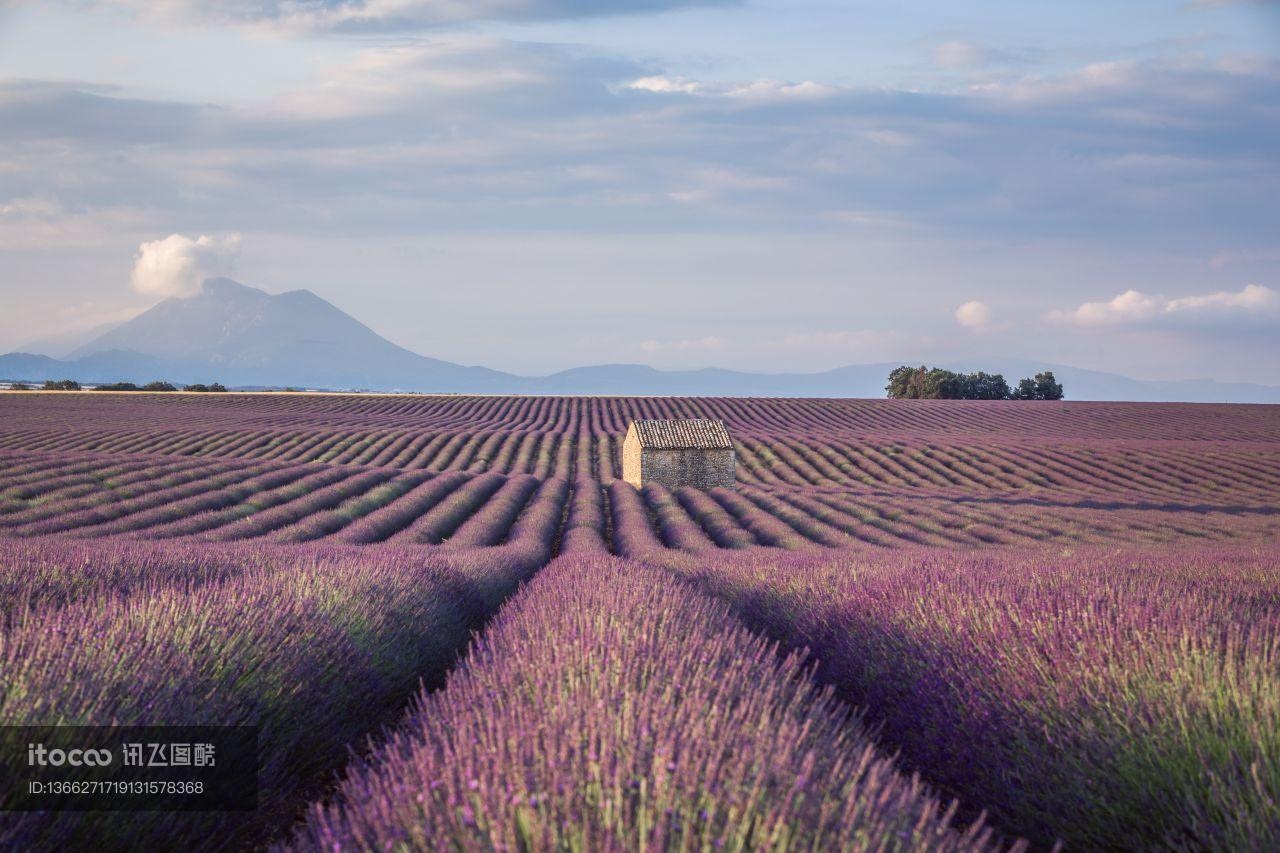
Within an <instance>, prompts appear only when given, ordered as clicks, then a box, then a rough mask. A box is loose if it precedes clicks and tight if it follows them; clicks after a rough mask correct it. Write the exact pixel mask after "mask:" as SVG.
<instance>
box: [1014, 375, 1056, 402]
mask: <svg viewBox="0 0 1280 853" xmlns="http://www.w3.org/2000/svg"><path fill="white" fill-rule="evenodd" d="M1062 396H1063V391H1062V383H1061V382H1059V381H1058V380H1057V379H1056V378H1054V375H1053V371H1052V370H1046V371H1045V372H1044V373H1037V374H1036V375H1035V378H1034V379H1023V380H1021V381H1020V382H1018V387H1017V388H1016V389H1015V390H1014V392H1013V395H1012V398H1011V399H1014V400H1061V399H1062Z"/></svg>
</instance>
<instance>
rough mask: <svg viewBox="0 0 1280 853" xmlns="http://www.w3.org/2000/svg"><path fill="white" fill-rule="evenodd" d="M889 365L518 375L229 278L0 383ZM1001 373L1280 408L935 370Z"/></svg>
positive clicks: (683, 388)
mask: <svg viewBox="0 0 1280 853" xmlns="http://www.w3.org/2000/svg"><path fill="white" fill-rule="evenodd" d="M896 366H897V363H896V362H894V363H890V362H884V363H878V364H858V365H849V366H846V367H838V368H836V369H834V370H828V371H824V372H821V373H751V372H746V371H738V370H725V369H721V368H706V369H703V370H657V369H656V368H653V367H648V366H646V365H642V364H602V365H594V366H590V367H578V368H573V369H572V370H565V371H561V372H560V373H554V374H552V375H550V376H541V377H526V376H516V375H515V374H511V373H503V372H502V371H498V370H490V369H488V368H485V367H466V366H463V365H459V364H453V363H451V362H447V361H441V360H440V359H435V358H427V357H426V356H421V355H418V354H417V353H414V352H411V351H409V350H407V349H405V348H403V347H400V346H396V345H395V344H393V343H391V342H390V341H388V340H387V339H386V338H383V337H382V336H380V335H378V334H377V333H376V332H374V331H373V330H372V329H370V328H369V327H368V326H365V325H364V324H363V323H360V322H359V321H358V320H356V319H354V318H352V317H351V316H350V315H348V314H345V313H344V312H342V311H341V310H339V309H338V308H336V307H335V306H333V305H332V304H330V303H329V302H326V301H325V300H323V299H321V298H320V297H319V296H316V295H315V294H314V293H311V292H310V291H308V290H294V291H290V292H288V293H281V294H276V295H272V294H269V293H266V292H264V291H262V290H258V289H257V288H253V287H247V286H245V285H243V284H240V283H238V282H235V281H232V280H231V279H227V278H216V279H209V280H208V281H206V282H205V283H204V287H203V289H202V291H201V292H200V293H199V294H197V295H195V296H191V297H186V298H174V299H166V300H164V301H163V302H161V303H159V304H158V305H156V306H155V307H153V308H151V309H150V310H148V311H146V312H144V313H142V314H140V315H139V316H137V317H135V318H133V319H132V320H129V321H127V322H125V323H121V324H119V325H116V326H113V327H110V328H107V329H106V330H105V331H103V332H102V333H101V334H98V335H97V336H95V337H94V338H93V339H92V340H90V341H88V342H87V343H83V344H81V345H80V346H79V347H77V348H76V349H75V350H73V351H72V352H71V353H70V354H69V355H68V356H67V357H66V358H65V359H55V358H50V357H49V356H48V355H42V354H33V353H10V354H8V355H2V356H0V379H2V380H21V381H27V382H42V381H44V380H45V379H76V380H78V381H80V382H84V383H88V384H94V383H101V382H120V381H128V382H138V383H143V382H149V381H151V380H154V379H165V380H168V381H170V382H213V381H217V382H222V383H223V384H226V385H229V386H235V387H284V386H294V387H306V388H326V389H332V390H367V391H420V392H428V393H464V394H465V393H475V394H618V395H690V396H734V397H883V396H884V385H885V380H886V377H887V376H888V373H889V371H890V370H891V369H892V368H893V367H896ZM942 366H944V367H949V368H951V369H953V370H972V369H976V368H977V367H982V368H984V369H988V370H992V371H1002V372H1003V373H1004V374H1005V376H1006V378H1008V379H1009V380H1010V381H1011V382H1012V381H1016V380H1017V379H1018V378H1019V377H1022V376H1029V375H1031V374H1033V373H1035V372H1037V371H1040V370H1045V369H1049V370H1053V371H1054V373H1055V374H1056V375H1057V377H1058V379H1059V380H1060V381H1062V383H1063V384H1064V385H1065V386H1066V389H1067V397H1068V399H1072V400H1139V401H1156V400H1168V401H1186V402H1241V403H1243V402H1248V403H1280V388H1277V387H1272V386H1266V385H1252V384H1248V383H1226V382H1216V381H1213V380H1186V381H1180V382H1157V381H1150V380H1139V379H1131V378H1129V377H1125V376H1120V375H1118V374H1114V373H1104V372H1100V371H1092V370H1082V369H1080V368H1075V367H1071V366H1068V365H1054V364H1040V363H1032V362H1025V361H1015V360H1000V361H999V362H998V363H994V364H989V365H970V364H961V365H942Z"/></svg>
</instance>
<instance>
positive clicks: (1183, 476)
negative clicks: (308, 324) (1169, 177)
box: [0, 419, 1280, 501]
mask: <svg viewBox="0 0 1280 853" xmlns="http://www.w3.org/2000/svg"><path fill="white" fill-rule="evenodd" d="M296 421H297V419H290V420H289V422H287V423H286V422H282V423H279V424H275V425H263V427H262V428H261V429H258V430H254V431H252V432H248V433H238V432H208V431H201V432H196V433H189V432H187V431H182V432H177V433H174V432H170V431H166V430H163V429H157V428H154V427H152V426H148V427H146V428H145V429H139V428H138V427H137V426H136V425H134V426H129V427H127V428H113V429H106V430H104V429H96V430H92V431H90V432H89V433H85V434H80V433H75V432H66V431H57V432H54V431H49V432H47V433H44V432H41V433H35V434H25V433H19V434H11V435H9V436H7V437H6V436H3V435H0V445H4V446H7V447H8V448H9V449H7V450H5V449H0V454H13V453H23V454H41V455H43V456H44V457H46V458H47V459H49V460H53V461H55V462H56V461H57V460H59V459H64V458H67V457H69V456H74V455H83V454H86V453H96V454H103V455H110V456H116V457H119V456H130V455H132V456H136V455H140V454H150V455H156V456H168V457H192V458H216V459H227V460H232V459H243V460H253V461H255V462H260V463H277V464H279V463H324V464H331V465H344V466H347V465H349V466H367V467H380V468H381V467H385V468H399V469H405V470H409V471H424V470H425V471H464V472H468V473H480V472H485V471H492V472H499V473H505V474H531V475H533V476H536V477H538V478H540V479H545V478H547V477H550V476H552V475H557V476H576V475H585V476H591V477H594V478H596V479H598V480H601V481H602V482H608V481H610V480H612V479H614V478H617V477H619V476H620V474H621V470H620V464H621V463H620V442H621V438H622V435H621V433H617V434H610V433H600V434H596V433H588V432H579V433H573V432H564V433H561V432H551V431H531V430H525V429H518V428H512V429H508V430H502V429H491V430H485V429H479V428H476V427H466V426H460V427H454V428H451V429H449V430H447V431H433V430H429V429H425V428H423V427H421V426H417V425H415V426H413V427H404V426H401V427H399V428H395V429H387V428H378V429H374V430H368V429H364V428H361V427H360V426H358V425H352V426H350V427H346V428H342V429H336V430H335V429H322V428H319V427H315V426H312V425H310V424H307V423H305V422H303V423H297V422H296ZM736 438H737V451H738V461H739V477H740V479H742V480H743V481H744V482H749V483H753V484H758V485H761V486H791V487H797V488H806V489H808V488H818V489H837V488H838V489H855V490H863V491H865V490H866V489H868V488H895V489H907V490H912V491H929V492H939V491H945V492H948V493H965V492H980V493H989V492H991V491H1007V490H1020V491H1026V490H1053V491H1059V492H1073V493H1081V494H1098V493H1116V494H1142V495H1149V496H1163V497H1169V498H1178V497H1180V496H1183V495H1185V494H1188V493H1193V494H1200V495H1203V496H1206V497H1213V498H1217V497H1218V496H1220V495H1224V494H1225V495H1229V496H1230V497H1231V498H1232V499H1233V500H1252V501H1257V500H1259V499H1263V498H1265V497H1267V496H1268V495H1269V494H1270V492H1272V491H1274V490H1275V489H1276V488H1277V487H1280V474H1278V473H1277V470H1276V463H1277V461H1278V460H1280V451H1278V450H1277V448H1276V447H1275V446H1274V445H1269V444H1258V443H1249V444H1244V443H1235V444H1223V443H1220V442H1215V443H1207V442H1203V443H1196V444H1188V443H1175V444H1173V445H1172V446H1171V445H1170V444H1169V443H1167V442H1159V443H1157V442H1127V443H1120V444H1116V443H1110V442H1106V443H1104V442H1090V441H1087V440H1072V441H1071V442H1070V443H1067V444H1063V443H1062V442H1059V443H1055V444H1052V445H1047V444H1044V443H1042V442H1037V441H1035V440H1031V441H1028V440H1026V439H1018V440H1014V441H1009V442H1003V443H993V442H991V441H981V442H976V443H965V444H956V443H954V442H952V443H938V441H937V440H936V439H932V440H924V441H921V440H919V439H910V440H905V441H898V440H887V439H885V438H873V439H870V440H868V439H866V438H858V437H854V436H853V435H852V434H847V435H838V434H832V435H829V436H825V437H815V436H812V435H808V434H805V433H804V432H802V431H799V430H797V431H794V432H769V433H765V434H762V433H758V432H753V431H751V430H743V431H741V432H738V433H736Z"/></svg>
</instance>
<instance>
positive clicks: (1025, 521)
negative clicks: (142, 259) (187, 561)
mask: <svg viewBox="0 0 1280 853" xmlns="http://www.w3.org/2000/svg"><path fill="white" fill-rule="evenodd" d="M0 461H4V460H3V459H0ZM8 461H9V462H10V463H11V464H10V466H9V467H8V468H7V469H5V470H0V484H6V485H4V487H3V488H0V535H7V536H14V537H40V536H45V535H51V534H58V535H65V536H72V537H76V538H82V539H88V538H103V537H124V538H145V539H169V538H194V539H198V540H202V541H203V540H214V541H224V542H230V541H238V540H246V539H261V540H265V541H271V542H303V541H312V540H319V539H336V540H338V541H342V542H350V543H375V542H383V541H387V542H393V543H396V544H439V543H442V542H448V543H449V544H450V545H452V546H455V547H463V546H465V547H477V546H490V545H498V544H502V543H503V542H505V541H506V539H507V537H508V536H509V535H511V534H512V531H513V529H514V528H513V525H514V523H515V522H516V521H517V519H518V518H519V517H520V515H521V513H523V512H526V511H528V510H529V509H531V508H532V507H533V506H534V505H535V503H536V502H546V501H560V502H561V503H562V504H563V503H564V502H566V501H572V502H574V503H578V502H584V501H585V502H593V501H595V500H596V499H597V496H596V495H594V494H592V493H593V492H599V491H600V484H599V483H598V482H596V481H595V480H593V479H591V478H586V477H584V478H579V479H578V480H577V481H576V483H575V484H574V488H573V490H572V493H571V492H570V490H569V489H568V481H567V480H564V479H561V478H553V479H551V480H547V481H542V482H540V481H538V480H537V478H535V477H531V476H528V475H517V476H513V477H506V476H503V475H500V474H496V473H492V472H491V473H485V474H478V475H475V474H465V473H462V472H456V471H454V472H446V473H442V474H437V475H432V474H428V473H425V472H417V471H398V470H395V469H388V468H372V469H363V468H357V467H346V466H325V465H279V464H275V465H271V464H251V463H247V462H244V461H233V460H223V461H210V460H170V461H156V460H155V459H151V458H142V459H113V458H111V457H95V458H93V459H82V460H75V461H68V462H65V463H58V464H56V465H51V466H49V467H42V466H44V465H47V464H48V463H46V462H45V460H26V461H22V462H14V461H13V460H8ZM605 497H606V498H607V503H608V507H607V513H608V515H609V516H610V519H609V520H608V521H605V520H603V519H602V520H601V521H600V524H599V528H598V529H599V531H600V532H601V534H602V535H603V536H605V537H606V540H607V541H609V542H610V543H611V546H612V547H613V549H614V550H616V551H619V552H622V553H628V554H634V553H638V552H639V551H642V550H644V547H648V546H651V545H652V546H654V547H668V548H677V549H683V550H689V551H697V550H701V549H704V548H709V547H722V548H740V547H751V546H755V545H761V546H767V547H781V548H790V549H805V548H812V547H817V546H823V547H836V548H847V547H866V546H901V545H904V544H905V545H946V544H953V545H960V546H966V547H974V546H983V545H988V544H1028V543H1034V542H1051V541H1074V542H1106V541H1171V540H1177V539H1187V538H1199V539H1211V540H1221V539H1227V538H1242V537H1249V538H1257V537H1259V536H1269V535H1273V534H1274V532H1275V526H1276V523H1277V521H1280V517H1277V515H1276V513H1275V511H1274V507H1271V508H1268V507H1249V506H1227V507H1223V508H1221V509H1217V508H1215V507H1213V506H1212V505H1189V504H1188V505H1180V504H1160V505H1152V504H1150V503H1149V502H1143V501H1135V500H1127V501H1126V500H1118V499H1109V500H1108V501H1106V502H1105V503H1104V504H1099V503H1098V502H1097V501H1092V500H1081V499H1079V498H1071V497H1065V498H1064V497H1061V496H1057V497H1055V496H1050V495H1041V496H1038V497H1036V498H1029V499H1020V498H1009V497H1003V496H992V497H987V498H978V497H974V496H967V497H962V498H954V497H952V498H947V497H944V496H942V495H929V496H926V495H911V496H904V495H901V494H897V495H893V494H864V495H850V494H845V493H842V492H841V491H840V490H823V489H807V490H802V489H792V488H785V487H784V488H778V489H764V488H759V487H753V486H749V485H743V486H742V487H741V488H740V490H739V491H737V492H734V491H729V490H723V489H718V490H714V491H713V492H711V493H710V494H704V493H701V492H697V491H694V490H689V489H681V490H679V491H677V492H675V493H674V494H673V493H670V492H668V491H666V490H665V489H663V488H661V487H659V486H656V485H650V486H646V488H645V489H644V490H643V491H642V493H641V494H640V495H638V496H637V495H636V494H635V493H634V492H632V491H631V490H630V487H628V486H625V485H624V484H622V483H620V482H618V481H614V482H612V483H611V484H610V485H609V487H608V489H607V494H606V495H605ZM637 500H639V501H641V503H642V504H643V506H642V507H640V508H638V509H637V508H636V507H635V504H636V502H637ZM623 518H631V519H644V520H645V522H646V523H647V524H648V525H649V526H650V527H651V528H652V530H651V531H650V532H649V533H643V532H642V539H643V541H642V542H640V543H639V544H637V543H636V542H630V541H628V540H627V538H626V535H625V534H627V532H628V525H626V524H623V523H622V519H623ZM493 519H497V520H499V521H505V527H504V526H503V525H502V524H495V523H493ZM606 527H608V528H611V529H613V530H620V531H621V533H620V534H618V535H611V534H609V531H608V530H606ZM654 543H657V544H656V545H654Z"/></svg>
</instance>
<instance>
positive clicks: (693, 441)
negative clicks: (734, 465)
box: [632, 420, 733, 450]
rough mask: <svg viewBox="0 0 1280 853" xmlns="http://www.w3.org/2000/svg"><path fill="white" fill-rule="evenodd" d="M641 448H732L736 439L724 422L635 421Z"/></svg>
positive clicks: (633, 422)
mask: <svg viewBox="0 0 1280 853" xmlns="http://www.w3.org/2000/svg"><path fill="white" fill-rule="evenodd" d="M632 426H634V427H635V428H636V435H637V436H639V438H640V446H641V447H652V448H657V449H660V450H681V449H699V450H732V449H733V441H732V439H730V438H729V430H728V429H726V428H725V425H724V421H703V420H663V421H632Z"/></svg>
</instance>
